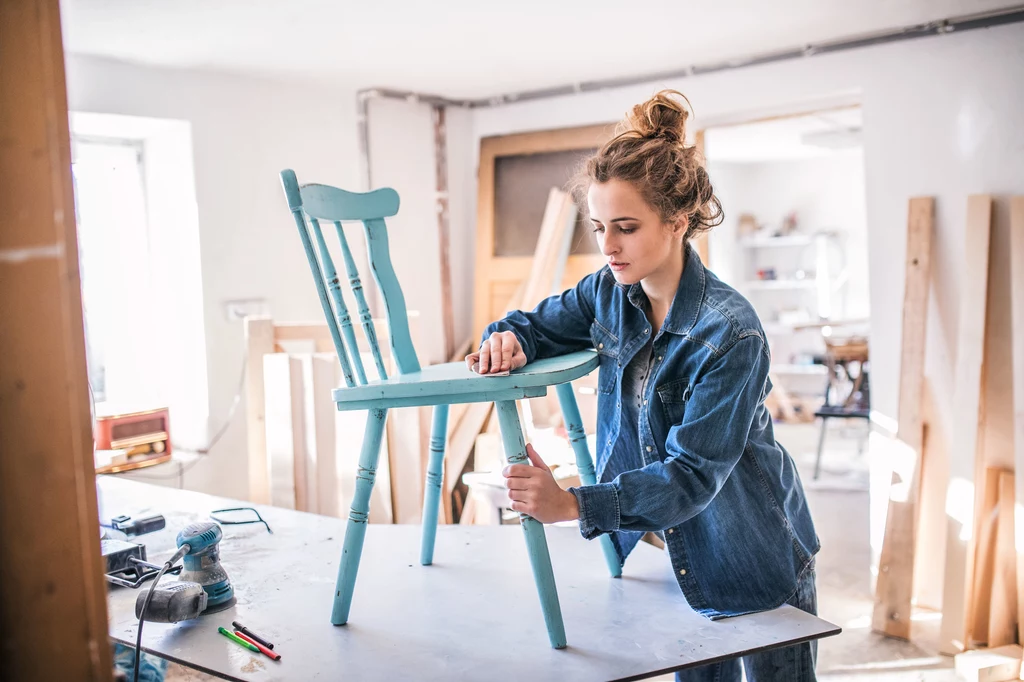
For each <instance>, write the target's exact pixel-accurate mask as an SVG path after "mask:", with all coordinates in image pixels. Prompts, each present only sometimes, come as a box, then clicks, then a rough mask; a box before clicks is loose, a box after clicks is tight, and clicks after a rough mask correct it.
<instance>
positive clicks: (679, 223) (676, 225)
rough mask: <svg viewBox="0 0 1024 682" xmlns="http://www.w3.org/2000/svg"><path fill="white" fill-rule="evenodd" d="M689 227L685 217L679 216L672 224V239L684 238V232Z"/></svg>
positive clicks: (687, 218)
mask: <svg viewBox="0 0 1024 682" xmlns="http://www.w3.org/2000/svg"><path fill="white" fill-rule="evenodd" d="M689 227H690V219H689V217H687V216H685V215H681V216H679V217H678V218H676V219H675V220H674V221H673V223H672V236H673V237H680V238H682V237H685V236H686V230H687V229H688V228H689Z"/></svg>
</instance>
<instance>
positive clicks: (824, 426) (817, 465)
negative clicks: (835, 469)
mask: <svg viewBox="0 0 1024 682" xmlns="http://www.w3.org/2000/svg"><path fill="white" fill-rule="evenodd" d="M826 431H828V419H826V418H825V417H822V418H821V434H820V435H819V436H818V456H817V457H816V458H815V460H814V480H815V481H817V480H818V476H820V475H821V455H822V452H824V450H825V432H826Z"/></svg>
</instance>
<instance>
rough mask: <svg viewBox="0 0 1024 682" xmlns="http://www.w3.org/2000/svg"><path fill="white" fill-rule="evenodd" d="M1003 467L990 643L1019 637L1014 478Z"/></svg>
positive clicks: (988, 624) (999, 643)
mask: <svg viewBox="0 0 1024 682" xmlns="http://www.w3.org/2000/svg"><path fill="white" fill-rule="evenodd" d="M998 471H999V480H998V483H997V487H998V492H997V494H996V504H997V505H998V510H999V511H998V521H997V526H996V537H995V559H994V563H993V571H992V573H993V575H992V602H991V606H990V608H989V619H988V623H987V626H988V637H987V638H986V640H985V642H986V644H987V645H988V646H989V647H1000V646H1004V645H1007V644H1014V643H1015V642H1016V640H1017V553H1016V551H1015V549H1014V518H1013V516H1014V511H1013V510H1014V492H1013V491H1014V479H1015V476H1014V474H1013V473H1012V472H1010V471H1002V470H998Z"/></svg>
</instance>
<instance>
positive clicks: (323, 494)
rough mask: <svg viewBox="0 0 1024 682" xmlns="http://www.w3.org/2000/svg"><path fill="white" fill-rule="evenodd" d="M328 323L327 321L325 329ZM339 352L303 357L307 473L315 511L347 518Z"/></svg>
mask: <svg viewBox="0 0 1024 682" xmlns="http://www.w3.org/2000/svg"><path fill="white" fill-rule="evenodd" d="M326 327H327V325H324V328H325V329H326ZM339 369H340V367H339V365H338V356H337V355H336V354H335V353H334V352H330V353H317V354H314V355H310V356H308V360H304V361H303V370H304V377H303V387H304V389H305V406H306V409H305V416H306V451H307V453H308V457H309V458H310V460H311V464H310V466H309V467H307V474H309V473H312V474H313V475H312V476H311V478H312V481H311V483H310V486H311V487H313V486H315V488H316V509H315V511H316V513H317V514H325V515H327V516H333V517H335V518H344V517H345V515H346V513H347V511H348V510H347V509H345V508H344V507H342V506H341V488H340V482H339V480H338V462H337V456H336V454H335V452H336V443H337V432H336V430H335V421H336V419H337V413H338V412H337V410H336V409H335V405H334V401H333V400H332V399H331V391H332V390H333V389H335V388H337V386H338V381H339Z"/></svg>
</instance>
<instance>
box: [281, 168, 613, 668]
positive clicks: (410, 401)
mask: <svg viewBox="0 0 1024 682" xmlns="http://www.w3.org/2000/svg"><path fill="white" fill-rule="evenodd" d="M281 183H282V184H283V185H284V193H285V197H286V198H287V200H288V208H289V209H291V212H292V216H293V217H294V218H295V224H296V225H297V226H298V228H299V236H300V237H301V238H302V246H303V248H304V249H305V251H306V259H307V260H308V261H309V266H310V269H311V270H312V272H313V279H314V281H315V282H316V290H317V295H318V296H319V297H320V305H321V306H322V307H323V311H324V315H325V316H326V317H327V324H328V327H329V328H330V332H331V337H332V339H333V340H334V346H335V349H336V350H337V352H338V360H339V361H340V362H341V368H342V374H343V375H344V377H345V387H343V388H338V389H335V390H334V392H333V395H332V398H333V400H334V401H335V402H336V403H337V405H338V409H339V410H367V411H368V416H367V420H366V430H365V433H364V436H363V446H362V451H361V452H360V455H359V473H358V476H357V479H356V491H355V495H354V497H353V500H352V509H351V511H350V513H349V519H348V526H347V528H346V530H345V540H344V543H343V547H342V552H341V566H340V567H339V569H338V583H337V589H336V591H335V594H334V608H333V611H332V613H331V622H332V623H333V624H335V625H344V624H345V623H346V622H348V615H349V607H350V606H351V604H352V592H353V589H354V587H355V582H356V573H357V572H358V570H359V556H360V554H361V552H362V548H363V537H364V536H365V534H366V524H367V516H368V513H369V504H370V492H371V490H372V489H373V483H374V479H375V477H376V472H377V458H378V455H379V454H380V445H381V438H382V436H383V433H384V422H385V419H387V414H388V410H389V409H390V408H392V407H411V406H420V405H432V406H433V407H434V410H433V420H432V425H431V433H430V457H429V461H428V466H427V477H426V486H425V492H424V496H423V497H424V499H423V540H422V544H421V547H420V563H421V564H423V565H424V566H429V565H430V564H431V562H432V561H433V556H434V535H435V533H436V531H437V514H438V508H439V505H440V503H441V479H442V471H443V466H444V449H445V448H444V444H445V437H446V434H447V430H448V406H449V405H451V404H454V403H474V402H492V401H493V402H494V404H495V406H496V407H497V412H498V423H499V425H500V427H501V437H502V441H503V443H504V446H505V452H506V453H507V457H508V461H509V463H512V464H519V463H524V462H527V461H528V459H527V456H526V445H525V443H524V441H523V431H522V427H521V425H520V423H519V415H518V413H517V412H516V405H515V401H516V400H522V399H524V398H536V397H539V396H542V395H545V393H546V392H547V387H548V386H555V387H556V391H557V393H558V400H559V404H560V406H561V409H562V415H563V417H564V418H565V424H566V429H567V431H568V433H569V437H570V441H571V443H572V447H573V451H574V453H575V455H576V463H577V465H578V467H579V471H580V480H581V482H582V483H583V484H584V485H593V484H594V482H595V478H594V464H593V460H592V459H591V457H590V451H589V449H588V448H587V444H586V440H585V437H584V433H583V420H582V419H581V418H580V412H579V408H578V407H577V405H576V399H575V397H574V396H573V392H572V387H571V384H569V382H570V381H573V380H574V379H578V378H580V377H582V376H585V375H587V374H589V373H590V372H592V371H594V370H595V369H596V368H597V366H598V358H597V354H596V353H595V352H594V351H592V350H585V351H580V352H576V353H570V354H568V355H563V356H561V357H557V358H547V359H544V360H538V361H536V362H533V363H531V364H529V365H527V366H526V367H523V368H521V369H518V370H516V371H515V372H512V373H511V375H510V376H507V377H488V376H480V375H477V374H475V373H473V372H471V371H470V370H469V369H467V368H466V365H465V363H462V362H453V363H448V364H444V365H434V366H430V367H427V368H426V369H421V368H420V363H419V360H417V358H416V351H415V349H414V348H413V345H412V339H411V338H410V336H409V325H408V317H407V313H406V309H405V297H404V296H403V295H402V288H401V287H400V286H399V284H398V278H397V277H396V276H395V271H394V268H393V267H392V265H391V255H390V253H389V251H388V235H387V228H386V226H385V224H384V219H385V218H390V217H391V216H393V215H395V214H397V213H398V193H397V192H395V190H393V189H378V190H375V191H373V192H367V193H365V194H355V193H352V192H346V191H344V190H341V189H338V188H336V187H329V186H327V185H304V186H302V187H300V186H299V183H298V181H297V179H296V177H295V173H294V172H293V171H291V170H285V171H282V172H281ZM321 221H329V222H331V223H333V224H334V228H335V232H336V233H337V235H338V240H339V242H340V243H341V254H342V258H343V260H344V261H345V270H346V272H347V274H348V281H349V285H350V286H351V289H352V294H353V296H354V298H355V302H356V305H357V306H358V308H359V311H358V314H359V322H360V325H361V326H362V328H363V332H364V333H365V334H366V338H367V341H368V343H369V346H370V348H371V350H372V352H373V359H374V362H375V364H376V366H377V375H378V379H377V380H376V381H368V380H367V378H366V372H365V370H364V369H363V363H362V360H361V359H360V355H359V352H358V346H357V345H356V338H355V329H354V326H353V324H352V320H351V317H350V316H349V312H348V308H347V306H346V304H345V300H344V299H343V298H342V294H341V279H340V277H339V275H338V272H337V270H336V269H335V266H334V260H333V259H332V258H331V255H330V252H329V251H328V248H327V242H326V241H325V240H324V235H323V232H322V230H321V228H320V222H321ZM353 221H361V222H362V223H363V230H364V234H365V236H366V244H367V251H368V253H369V263H370V269H371V270H372V271H373V276H374V279H375V280H376V281H377V286H378V287H380V291H381V293H382V295H383V298H384V305H385V307H386V309H387V320H388V325H389V330H390V335H389V336H390V339H391V352H392V356H393V358H394V359H395V364H396V365H397V367H398V376H395V377H389V376H388V375H387V371H386V370H385V368H384V363H383V362H382V360H381V354H380V346H379V344H378V342H377V334H376V332H375V330H374V326H373V321H372V320H371V318H370V310H369V306H367V304H366V297H365V296H364V294H363V287H362V284H361V283H360V280H359V272H358V271H357V270H356V265H355V261H354V260H353V259H352V252H351V251H350V250H349V246H348V242H347V240H346V239H345V233H344V230H343V229H342V223H345V222H353ZM519 518H520V523H521V525H522V528H523V534H524V535H525V536H526V546H527V551H528V553H529V556H530V565H531V567H532V569H533V577H534V581H535V582H536V584H537V591H538V592H539V593H540V603H541V610H542V611H543V613H544V623H545V625H546V626H547V630H548V637H549V639H550V640H551V646H553V647H554V648H556V649H561V648H563V647H564V646H565V644H566V640H565V627H564V625H563V623H562V611H561V608H560V607H559V604H558V593H557V591H556V589H555V576H554V573H553V572H552V570H551V558H550V556H549V554H548V545H547V540H546V538H545V536H544V526H543V524H541V523H539V522H537V521H536V520H535V519H533V518H531V517H529V516H527V515H526V514H520V515H519ZM601 543H602V548H603V551H604V554H605V560H606V561H607V564H608V568H609V570H610V571H611V574H612V575H613V576H615V577H618V576H619V575H620V574H621V567H620V565H619V560H618V556H617V555H616V553H615V549H614V547H613V546H612V544H611V538H609V537H608V536H607V535H605V536H603V537H602V538H601Z"/></svg>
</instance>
